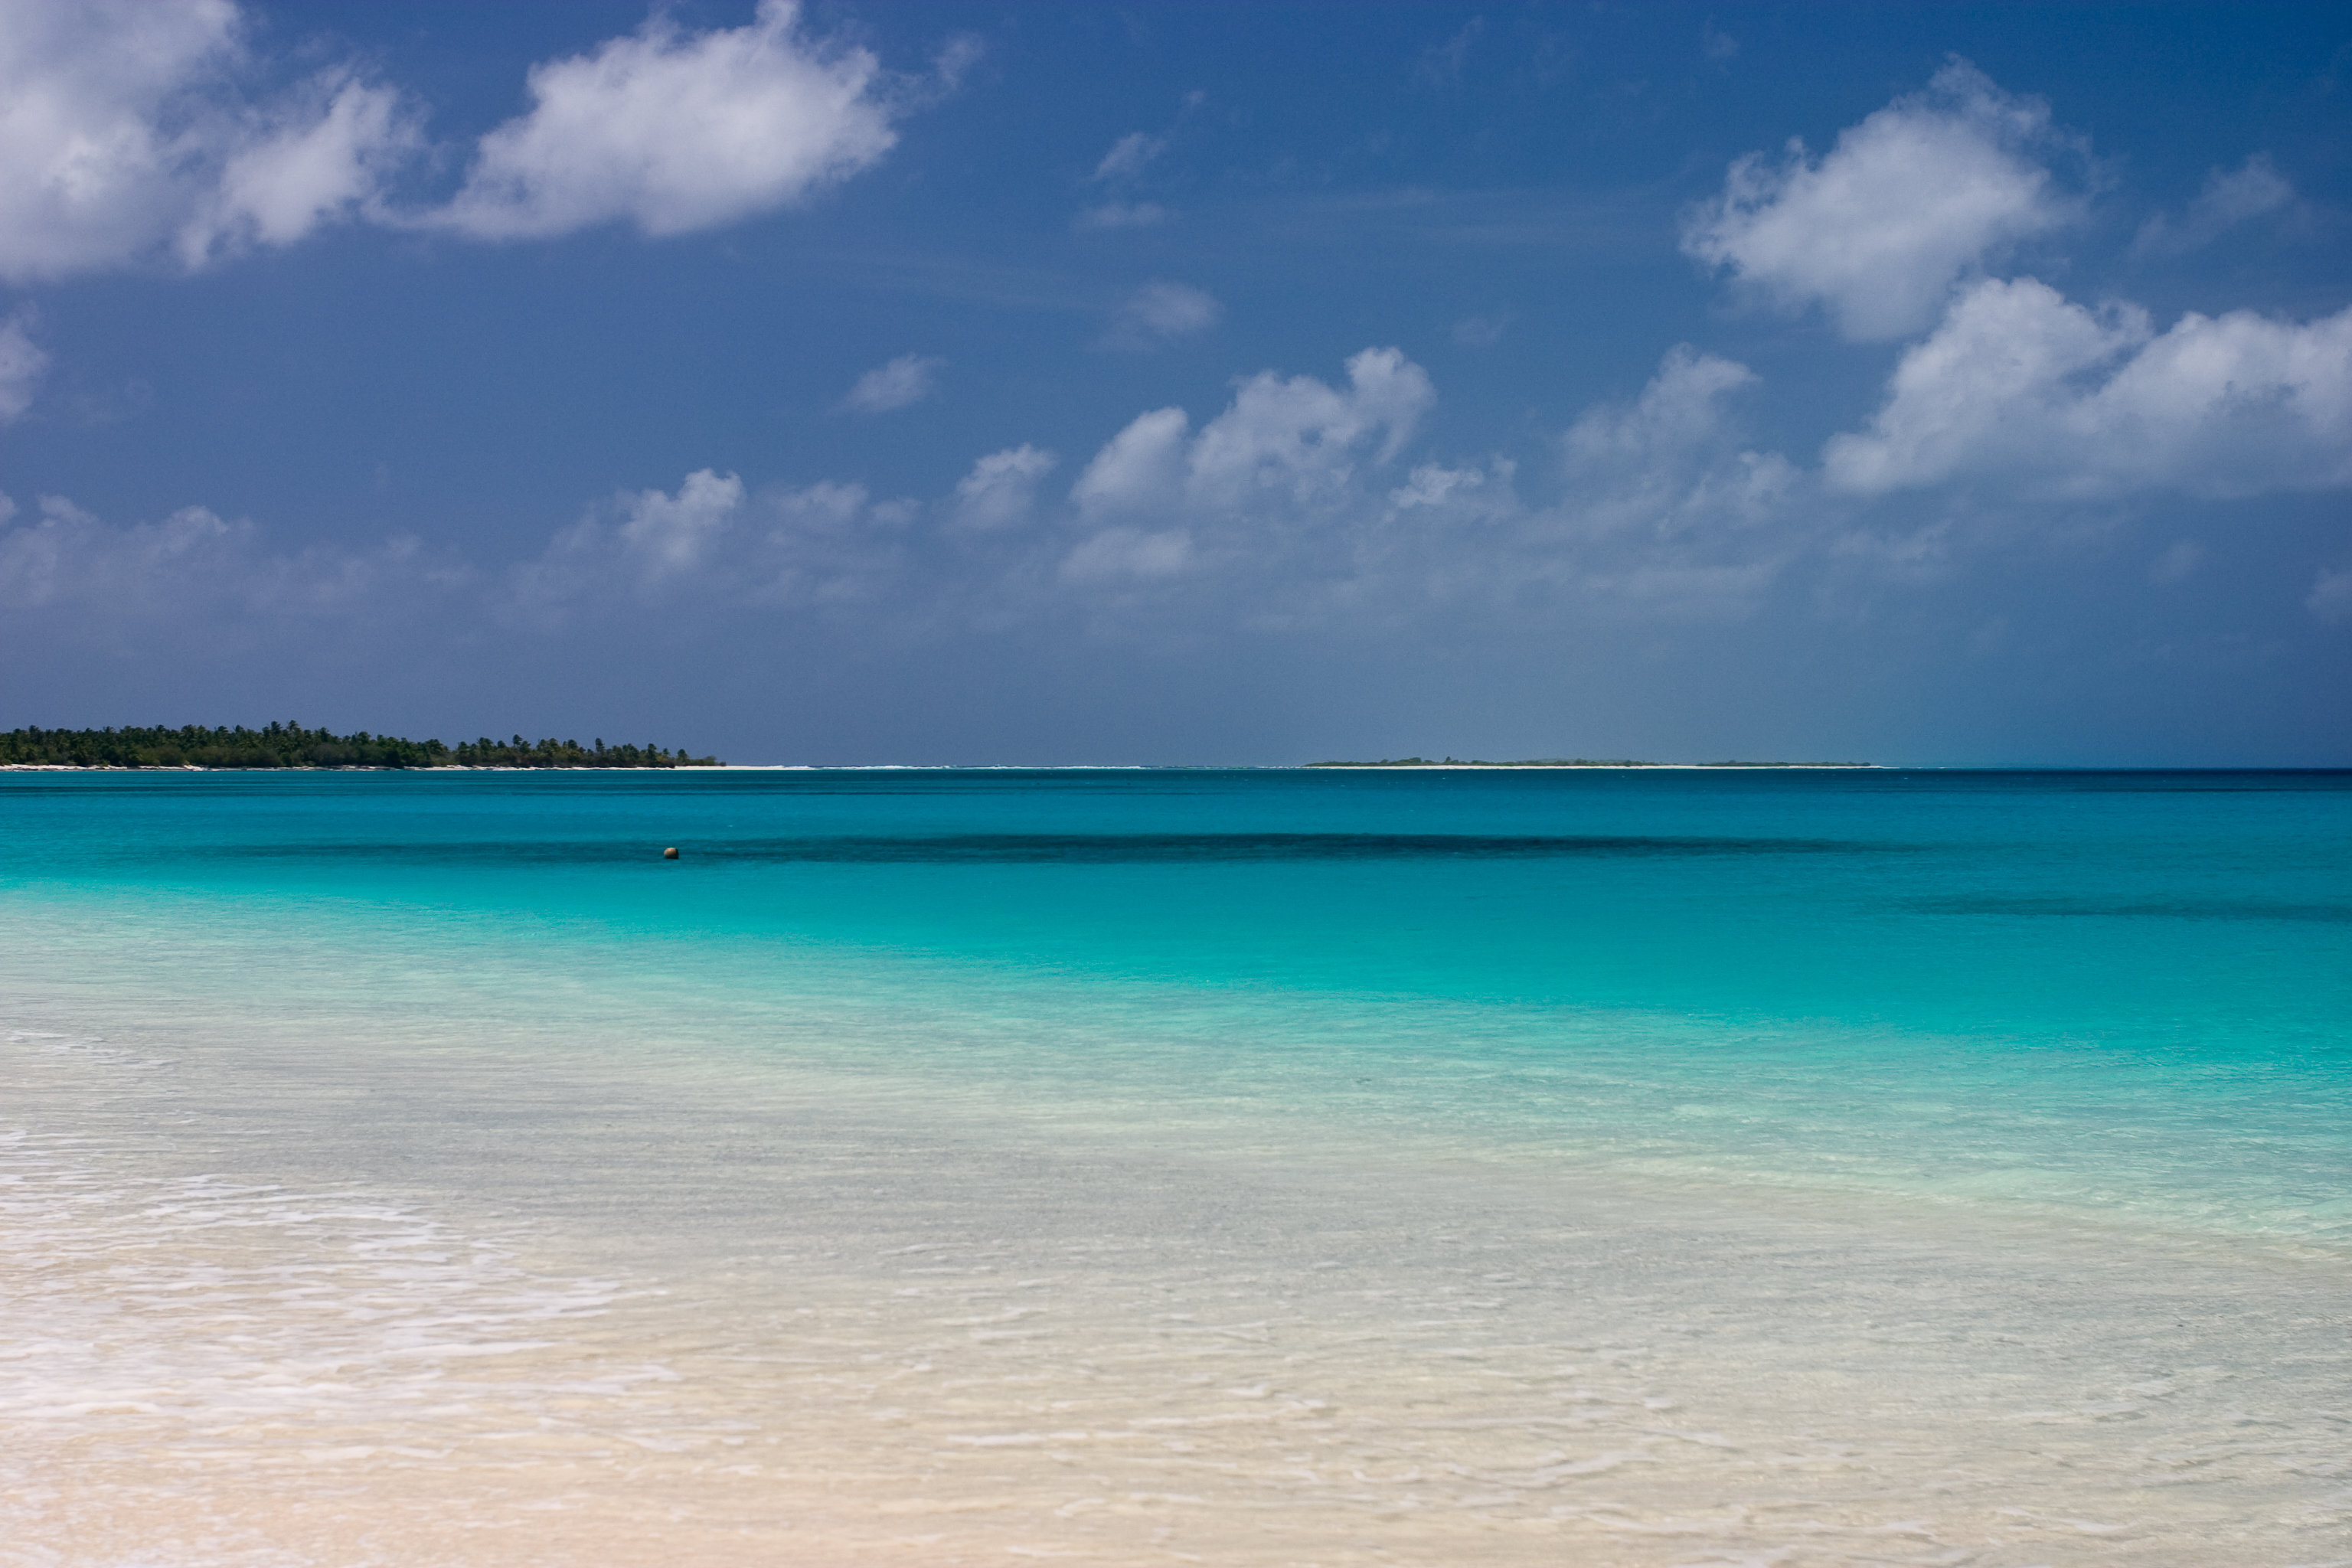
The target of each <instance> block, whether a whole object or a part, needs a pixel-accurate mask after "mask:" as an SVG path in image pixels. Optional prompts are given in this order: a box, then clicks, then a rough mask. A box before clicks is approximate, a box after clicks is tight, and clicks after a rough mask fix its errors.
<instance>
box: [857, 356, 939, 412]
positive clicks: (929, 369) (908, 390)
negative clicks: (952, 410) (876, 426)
mask: <svg viewBox="0 0 2352 1568" xmlns="http://www.w3.org/2000/svg"><path fill="white" fill-rule="evenodd" d="M947 363H948V362H947V361H945V360H943V359H941V358H940V357H939V356H938V355H936V354H900V355H899V356H898V358H897V359H894V360H892V361H891V362H890V363H887V364H882V365H877V366H875V367H874V368H873V369H872V370H869V371H867V372H866V374H864V375H861V376H859V377H858V378H857V384H856V385H854V386H852V387H851V388H850V389H849V395H848V396H846V397H845V398H843V399H842V400H841V405H842V406H843V407H844V408H846V409H849V410H851V411H852V412H854V413H857V414H889V413H892V412H895V411H896V410H898V409H901V408H908V407H911V406H913V405H916V404H918V403H920V402H921V401H922V400H923V399H924V398H926V397H929V395H931V394H932V393H934V392H937V391H938V390H939V386H940V371H941V370H943V369H945V368H946V366H947Z"/></svg>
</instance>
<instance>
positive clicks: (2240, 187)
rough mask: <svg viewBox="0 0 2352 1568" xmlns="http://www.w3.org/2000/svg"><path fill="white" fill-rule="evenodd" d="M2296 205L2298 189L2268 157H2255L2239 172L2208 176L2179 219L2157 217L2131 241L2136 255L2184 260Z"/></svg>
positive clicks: (2239, 169)
mask: <svg viewBox="0 0 2352 1568" xmlns="http://www.w3.org/2000/svg"><path fill="white" fill-rule="evenodd" d="M2292 205H2294V185H2293V184H2290V183H2289V182H2288V180H2287V178H2286V176H2285V175H2284V174H2280V173H2279V172H2278V170H2277V168H2276V167H2274V166H2273V164H2272V163H2271V159H2270V154H2269V153H2254V154H2253V155H2252V157H2250V158H2248V159H2247V160H2246V161H2245V162H2244V163H2242V164H2240V165H2239V166H2238V167H2237V168H2235V169H2230V170H2221V169H2215V170H2214V171H2213V172H2212V173H2210V174H2208V175H2206V177H2205V188H2204V189H2203V190H2201V191H2200V192H2198V193H2197V199H2196V200H2195V201H2193V202H2191V203H2189V210H2188V211H2187V212H2185V213H2183V214H2182V215H2181V216H2179V217H2178V218H2175V217H2172V216H2168V214H2165V213H2157V214H2155V215H2154V216H2151V217H2150V218H2149V219H2148V220H2147V222H2146V223H2144V224H2142V225H2141V226H2140V229H2139V233H2138V234H2137V235H2135V236H2134V237H2133V238H2132V252H2133V254H2135V255H2137V256H2179V255H2182V254H2184V253H2186V252H2188V251H2191V250H2195V249H2198V248H2200V247H2203V246H2207V245H2210V244H2212V243H2213V241H2215V240H2217V239H2219V238H2221V236H2222V235H2224V234H2226V233H2228V232H2229V231H2230V230H2231V229H2233V228H2235V227H2237V226H2239V225H2240V224H2242V223H2248V222H2251V221H2252V220H2253V219H2255V218H2258V217H2263V216H2267V215H2268V214H2271V213H2274V212H2279V211H2281V210H2283V209H2284V208H2286V207H2289V206H2292Z"/></svg>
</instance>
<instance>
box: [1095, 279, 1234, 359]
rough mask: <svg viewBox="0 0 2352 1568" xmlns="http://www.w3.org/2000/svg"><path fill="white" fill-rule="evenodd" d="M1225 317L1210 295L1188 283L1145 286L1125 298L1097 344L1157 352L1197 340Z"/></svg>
mask: <svg viewBox="0 0 2352 1568" xmlns="http://www.w3.org/2000/svg"><path fill="white" fill-rule="evenodd" d="M1224 313H1225V308H1224V307H1223V305H1221V304H1219V303H1218V302H1217V300H1216V299H1215V297H1214V296H1213V295H1211V294H1210V293H1208V292H1207V291H1206V290H1205V289H1195V288H1193V287H1192V285H1191V284H1189V283H1170V282H1166V281H1164V280H1163V281H1160V282H1155V283H1147V284H1145V285H1144V286H1143V287H1142V288H1140V289H1137V290H1136V291H1135V292H1134V293H1132V294H1130V295H1129V296H1128V298H1127V300H1126V301H1125V303H1123V304H1121V305H1120V306H1119V308H1118V313H1117V314H1116V315H1115V316H1114V317H1113V318H1112V319H1111V323H1110V327H1109V329H1108V331H1105V332H1104V333H1103V335H1102V338H1101V339H1100V340H1099V341H1100V344H1101V346H1102V347H1104V348H1109V349H1135V350H1141V349H1156V348H1160V347H1161V346H1163V345H1165V344H1168V343H1171V342H1177V341H1178V340H1180V339H1182V338H1190V337H1197V336H1198V335H1199V334H1201V333H1202V332H1205V331H1208V330H1209V329H1210V328H1211V327H1213V326H1215V325H1216V324H1217V322H1218V321H1220V320H1222V319H1223V316H1224Z"/></svg>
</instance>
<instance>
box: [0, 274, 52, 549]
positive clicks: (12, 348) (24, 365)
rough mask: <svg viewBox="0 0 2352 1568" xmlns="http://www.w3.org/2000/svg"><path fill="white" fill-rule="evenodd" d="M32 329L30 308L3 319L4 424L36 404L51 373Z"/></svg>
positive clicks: (0, 419)
mask: <svg viewBox="0 0 2352 1568" xmlns="http://www.w3.org/2000/svg"><path fill="white" fill-rule="evenodd" d="M32 326H33V312H32V310H31V308H30V307H29V306H26V307H20V308H19V309H18V310H16V311H15V312H14V313H12V314H11V315H9V316H8V317H7V318H6V319H5V320H0V425H6V424H8V423H10V422H12V421H14V420H16V419H17V418H20V417H22V416H23V415H24V412H25V410H26V409H27V408H30V407H31V406H32V405H33V392H34V389H35V388H36V387H37V386H38V385H40V383H41V377H42V376H44V375H46V374H48V369H49V355H48V351H47V350H46V349H44V348H42V347H41V345H40V344H38V343H37V342H34V341H33V334H32ZM0 521H5V520H0Z"/></svg>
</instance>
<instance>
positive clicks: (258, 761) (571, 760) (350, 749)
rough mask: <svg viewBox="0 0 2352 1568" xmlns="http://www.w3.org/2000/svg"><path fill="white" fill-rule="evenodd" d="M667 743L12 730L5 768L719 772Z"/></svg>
mask: <svg viewBox="0 0 2352 1568" xmlns="http://www.w3.org/2000/svg"><path fill="white" fill-rule="evenodd" d="M718 765H719V759H718V758H717V757H689V756H688V755H687V754H686V753H685V752H682V751H678V752H667V751H664V750H663V749H662V748H661V747H659V746H607V745H606V744H605V743H604V738H603V737H602V736H599V737H597V739H596V742H595V744H594V745H593V746H583V745H582V744H581V743H580V742H577V741H558V740H556V739H554V738H552V737H550V738H549V739H547V740H544V741H526V740H524V739H523V738H522V737H521V736H520V735H517V736H516V737H514V739H512V740H511V741H493V740H491V739H490V738H489V737H488V735H485V736H483V737H482V738H481V739H480V740H478V741H460V742H457V744H456V745H454V746H452V745H449V744H447V743H446V742H441V741H411V740H407V739H404V737H402V736H398V735H371V734H369V733H368V732H367V731H365V730H356V731H352V733H351V734H348V735H338V734H334V733H333V732H331V731H326V730H305V729H304V728H302V726H301V725H299V724H290V723H289V724H270V725H268V726H266V727H264V728H262V729H259V730H248V729H247V728H246V727H245V726H244V725H242V724H239V725H238V726H236V728H235V729H233V730H207V729H205V728H204V727H203V726H201V725H196V724H188V725H184V726H182V727H181V728H179V729H177V730H166V729H162V728H160V727H159V728H156V729H152V730H142V729H135V728H126V729H121V730H111V729H110V730H40V729H26V730H11V731H7V732H6V733H5V734H0V767H51V768H715V767H717V766H718Z"/></svg>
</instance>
